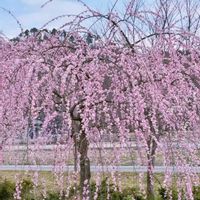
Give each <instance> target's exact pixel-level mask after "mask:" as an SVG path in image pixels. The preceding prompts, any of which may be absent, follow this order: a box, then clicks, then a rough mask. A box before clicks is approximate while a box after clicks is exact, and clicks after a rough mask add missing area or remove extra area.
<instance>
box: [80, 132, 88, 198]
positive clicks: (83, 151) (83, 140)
mask: <svg viewBox="0 0 200 200" xmlns="http://www.w3.org/2000/svg"><path fill="white" fill-rule="evenodd" d="M88 146H89V143H88V140H87V137H86V134H85V132H84V131H81V133H80V138H79V140H78V152H79V153H80V188H81V198H82V199H85V198H86V197H89V196H90V187H89V183H90V178H91V173H90V160H89V158H88ZM86 187H87V190H88V193H87V194H84V193H83V192H84V189H86Z"/></svg>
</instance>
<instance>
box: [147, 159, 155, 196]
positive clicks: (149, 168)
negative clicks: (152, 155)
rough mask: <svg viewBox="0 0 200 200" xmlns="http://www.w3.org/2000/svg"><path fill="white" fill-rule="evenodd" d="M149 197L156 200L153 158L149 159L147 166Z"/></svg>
mask: <svg viewBox="0 0 200 200" xmlns="http://www.w3.org/2000/svg"><path fill="white" fill-rule="evenodd" d="M147 199H148V200H154V199H155V196H154V184H153V163H152V161H151V160H149V161H148V166H147Z"/></svg>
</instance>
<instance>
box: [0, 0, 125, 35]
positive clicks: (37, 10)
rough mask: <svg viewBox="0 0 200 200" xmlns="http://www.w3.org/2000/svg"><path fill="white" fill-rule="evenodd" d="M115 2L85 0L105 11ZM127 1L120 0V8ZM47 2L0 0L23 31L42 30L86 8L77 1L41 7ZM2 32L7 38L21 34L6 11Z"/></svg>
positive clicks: (0, 25)
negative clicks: (62, 16)
mask: <svg viewBox="0 0 200 200" xmlns="http://www.w3.org/2000/svg"><path fill="white" fill-rule="evenodd" d="M114 1H115V0H85V1H84V2H85V3H87V4H88V5H90V6H91V7H93V8H95V9H98V10H102V11H105V10H106V9H107V8H109V7H111V5H112V3H113V2H114ZM125 1H127V0H120V1H119V5H118V6H119V7H120V6H122V4H123V3H124V2H125ZM44 2H46V0H0V7H3V8H5V9H7V10H9V11H11V12H12V13H13V15H14V16H15V17H16V18H17V19H18V20H19V21H20V23H21V24H22V27H23V29H25V30H26V29H30V28H32V27H37V28H40V27H42V25H44V24H45V23H46V22H47V21H49V20H50V19H52V18H54V17H56V16H58V15H62V14H78V13H80V12H81V11H83V10H85V8H84V7H83V6H82V5H81V4H80V3H78V2H77V0H54V1H53V2H51V3H49V4H47V5H46V6H45V7H44V8H41V5H42V4H43V3H44ZM64 21H66V19H62V20H58V21H56V22H55V23H52V24H50V25H49V27H48V28H50V29H51V28H53V27H55V28H58V27H59V26H60V25H62V24H63V23H64ZM0 31H2V32H3V33H4V34H5V35H6V36H7V37H9V38H12V37H14V36H17V35H18V34H19V33H20V29H19V26H18V25H17V23H16V21H15V20H14V19H13V18H12V17H11V16H10V15H9V14H8V13H6V12H5V11H3V10H2V9H1V10H0Z"/></svg>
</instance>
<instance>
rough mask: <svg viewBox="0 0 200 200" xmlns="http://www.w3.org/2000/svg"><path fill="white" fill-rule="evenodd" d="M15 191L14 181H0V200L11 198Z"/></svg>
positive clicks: (11, 199) (9, 199) (10, 199)
mask: <svg viewBox="0 0 200 200" xmlns="http://www.w3.org/2000/svg"><path fill="white" fill-rule="evenodd" d="M14 193H15V183H13V182H11V181H8V180H6V179H5V180H4V181H3V182H1V183H0V200H13V195H14Z"/></svg>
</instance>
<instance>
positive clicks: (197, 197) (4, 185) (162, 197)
mask: <svg viewBox="0 0 200 200" xmlns="http://www.w3.org/2000/svg"><path fill="white" fill-rule="evenodd" d="M108 188H109V196H110V200H132V199H133V197H134V199H135V200H145V198H144V196H143V195H142V194H141V193H140V192H139V191H138V190H137V189H135V188H131V187H130V188H125V189H123V190H122V191H119V189H118V188H116V187H115V186H114V185H113V184H112V183H108V181H107V179H104V180H103V181H102V182H101V184H100V186H98V198H97V200H105V199H107V195H108ZM90 189H91V197H92V199H93V198H94V195H95V191H96V189H97V186H96V184H95V183H91V185H90ZM33 191H34V185H33V182H32V181H31V180H28V179H24V180H23V181H22V190H21V197H22V200H41V195H40V194H39V190H38V194H37V197H35V196H34V193H33ZM79 191H80V188H79V187H77V188H76V190H75V189H74V187H71V189H70V193H69V198H66V197H65V194H64V193H63V197H62V198H60V194H59V193H58V192H55V191H48V192H47V198H46V200H71V199H74V198H73V197H75V196H77V195H78V194H79ZM14 193H15V183H13V182H11V181H8V180H6V179H5V180H3V181H0V200H14ZM170 193H171V195H172V200H178V192H177V189H176V188H171V192H170ZM193 194H194V200H200V186H198V187H197V186H196V187H193ZM169 199H170V194H169V192H168V190H166V189H165V188H159V189H158V191H157V197H156V200H169ZM181 199H182V200H186V199H185V198H184V197H182V198H181Z"/></svg>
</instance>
